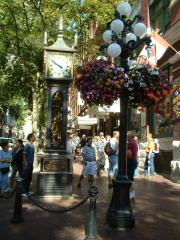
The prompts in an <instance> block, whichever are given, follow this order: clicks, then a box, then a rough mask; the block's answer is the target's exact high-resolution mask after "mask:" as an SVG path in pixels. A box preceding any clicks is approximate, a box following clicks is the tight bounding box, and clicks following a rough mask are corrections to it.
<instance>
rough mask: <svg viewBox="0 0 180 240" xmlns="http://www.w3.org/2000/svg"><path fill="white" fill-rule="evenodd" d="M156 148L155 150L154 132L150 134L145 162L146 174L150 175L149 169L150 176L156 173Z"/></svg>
mask: <svg viewBox="0 0 180 240" xmlns="http://www.w3.org/2000/svg"><path fill="white" fill-rule="evenodd" d="M154 150H155V142H154V139H153V138H152V134H149V136H148V141H147V147H146V160H145V164H144V176H145V177H146V176H148V170H150V176H151V177H153V176H154V175H155V171H154V156H155V154H154Z"/></svg>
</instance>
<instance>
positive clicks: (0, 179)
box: [0, 172, 8, 193]
mask: <svg viewBox="0 0 180 240" xmlns="http://www.w3.org/2000/svg"><path fill="white" fill-rule="evenodd" d="M0 188H1V191H2V193H3V192H5V191H6V189H7V188H8V173H5V174H2V173H1V172H0Z"/></svg>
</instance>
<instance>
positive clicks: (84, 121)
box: [77, 117, 97, 125]
mask: <svg viewBox="0 0 180 240" xmlns="http://www.w3.org/2000/svg"><path fill="white" fill-rule="evenodd" d="M77 124H78V125H95V124H97V118H92V117H77Z"/></svg>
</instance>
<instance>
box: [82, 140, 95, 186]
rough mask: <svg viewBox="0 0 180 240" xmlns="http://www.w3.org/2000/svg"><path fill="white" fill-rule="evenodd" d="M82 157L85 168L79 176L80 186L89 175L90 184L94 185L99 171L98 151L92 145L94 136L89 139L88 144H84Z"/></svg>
mask: <svg viewBox="0 0 180 240" xmlns="http://www.w3.org/2000/svg"><path fill="white" fill-rule="evenodd" d="M82 157H83V170H82V174H81V176H80V178H79V182H78V187H81V181H82V180H83V178H84V177H86V176H89V181H90V184H91V185H93V182H94V175H96V172H97V165H96V151H95V148H94V147H93V146H92V138H88V139H87V143H86V146H84V147H83V149H82Z"/></svg>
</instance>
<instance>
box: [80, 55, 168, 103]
mask: <svg viewBox="0 0 180 240" xmlns="http://www.w3.org/2000/svg"><path fill="white" fill-rule="evenodd" d="M75 85H76V86H77V88H78V90H79V91H80V93H81V97H82V99H83V100H84V101H85V102H86V103H88V104H90V105H92V104H96V105H99V104H100V105H103V104H105V105H112V104H113V102H114V100H117V99H118V98H119V97H120V98H121V97H123V95H124V91H126V92H127V93H128V97H129V106H131V107H139V106H141V107H149V106H151V105H153V104H155V103H157V102H159V101H163V100H164V98H165V97H166V96H167V95H169V94H170V93H171V88H172V85H171V84H170V83H169V81H168V79H167V78H166V77H165V74H164V73H163V72H162V71H161V70H160V69H158V68H152V67H150V66H149V65H145V64H137V65H135V66H133V67H131V68H130V69H129V71H128V75H127V74H125V73H124V72H123V70H122V69H121V68H119V67H116V66H114V65H113V64H112V63H110V62H108V61H106V60H102V59H101V60H96V61H91V62H88V63H86V64H84V65H82V66H80V67H78V68H77V71H76V77H75Z"/></svg>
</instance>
